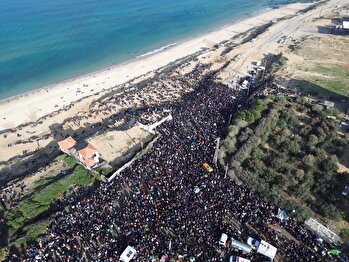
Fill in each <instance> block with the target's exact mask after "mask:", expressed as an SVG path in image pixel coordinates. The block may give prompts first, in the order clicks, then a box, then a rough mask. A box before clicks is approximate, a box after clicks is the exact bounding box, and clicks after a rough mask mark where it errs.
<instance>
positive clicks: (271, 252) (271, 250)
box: [257, 240, 277, 259]
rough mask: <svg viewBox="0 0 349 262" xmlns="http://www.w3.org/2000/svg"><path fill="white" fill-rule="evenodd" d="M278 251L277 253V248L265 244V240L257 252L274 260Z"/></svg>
mask: <svg viewBox="0 0 349 262" xmlns="http://www.w3.org/2000/svg"><path fill="white" fill-rule="evenodd" d="M276 251H277V248H276V247H274V246H272V245H270V244H269V243H267V242H265V241H264V240H262V241H261V243H260V245H259V247H258V249H257V252H258V253H259V254H262V255H264V256H266V257H269V258H270V259H274V257H275V256H276Z"/></svg>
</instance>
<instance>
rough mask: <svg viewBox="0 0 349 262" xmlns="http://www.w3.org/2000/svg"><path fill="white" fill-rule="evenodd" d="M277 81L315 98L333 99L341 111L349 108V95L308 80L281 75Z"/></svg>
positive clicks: (335, 105)
mask: <svg viewBox="0 0 349 262" xmlns="http://www.w3.org/2000/svg"><path fill="white" fill-rule="evenodd" d="M277 82H280V83H283V86H286V87H287V88H288V89H290V90H293V91H296V92H301V93H303V94H305V95H309V96H312V97H314V98H315V99H318V100H328V101H331V102H333V103H334V107H335V108H336V109H338V110H340V111H341V112H347V110H348V109H349V97H347V96H344V95H341V94H338V93H335V92H333V91H330V90H328V89H326V88H323V87H322V86H319V85H316V84H314V83H311V82H309V81H307V80H303V79H295V78H292V79H286V78H282V77H279V78H278V79H277Z"/></svg>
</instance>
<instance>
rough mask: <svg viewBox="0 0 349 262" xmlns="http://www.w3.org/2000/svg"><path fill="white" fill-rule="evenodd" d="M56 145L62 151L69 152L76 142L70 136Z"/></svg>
mask: <svg viewBox="0 0 349 262" xmlns="http://www.w3.org/2000/svg"><path fill="white" fill-rule="evenodd" d="M58 145H59V147H60V148H61V149H63V150H69V149H71V148H73V147H74V146H75V145H76V141H75V139H74V138H72V137H71V136H68V137H67V138H66V139H64V140H62V141H59V142H58Z"/></svg>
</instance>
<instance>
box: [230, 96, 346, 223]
mask: <svg viewBox="0 0 349 262" xmlns="http://www.w3.org/2000/svg"><path fill="white" fill-rule="evenodd" d="M277 100H278V99H277ZM297 102H298V103H297ZM280 103H285V104H284V105H283V106H280ZM269 107H270V108H274V109H272V110H270V112H269V113H268V114H267V115H266V116H265V117H263V118H262V119H261V120H260V121H259V124H258V126H256V128H255V129H254V130H251V127H252V126H253V125H250V126H247V127H245V128H243V129H241V130H240V131H239V132H238V134H237V135H235V137H234V138H233V141H234V142H235V141H238V142H239V141H242V143H241V144H239V143H234V145H235V147H237V148H238V149H237V150H233V153H234V154H233V155H232V156H231V157H230V158H229V159H228V161H230V163H231V165H232V166H234V167H235V168H236V170H235V174H236V175H237V177H238V178H239V179H240V180H242V182H244V183H245V184H247V185H249V186H250V187H252V188H253V189H254V190H256V191H257V192H259V193H260V194H261V196H262V197H263V198H265V199H266V200H268V201H272V202H273V203H274V204H275V205H277V206H280V207H282V208H284V209H286V210H288V211H289V212H290V211H292V210H295V211H296V212H295V213H294V215H295V216H297V218H298V219H299V220H305V219H307V218H308V217H310V216H312V214H313V211H315V212H317V213H320V214H321V215H323V216H325V217H327V218H330V219H333V220H341V219H343V218H344V217H345V218H346V219H348V218H349V203H348V200H347V199H343V198H342V197H341V195H340V192H341V189H342V184H343V182H344V181H343V178H344V177H345V176H343V175H342V174H339V173H338V172H337V169H338V158H339V157H340V156H341V155H342V154H343V152H344V149H345V147H346V145H347V140H346V139H345V138H344V137H342V135H341V134H340V132H339V131H340V130H339V123H338V121H336V120H334V119H329V118H327V116H328V115H338V112H337V111H336V110H325V111H324V108H323V107H322V106H317V105H311V104H310V103H308V102H307V101H306V100H304V99H297V100H296V102H289V101H287V99H282V100H280V99H279V100H278V102H273V103H272V104H271V105H270V106H269ZM261 108H263V107H261ZM275 109H277V110H276V111H277V112H274V114H273V110H275ZM250 123H251V121H250ZM252 123H253V122H252ZM246 132H248V133H249V135H248V136H247V137H246ZM227 139H229V135H228V138H227ZM228 143H229V141H224V143H223V149H224V150H227V149H226V148H227V147H228V146H227V145H229V144H228ZM229 153H230V154H231V151H229ZM227 155H228V154H226V155H225V157H227ZM241 156H242V157H241ZM236 162H238V163H240V164H241V166H239V165H236ZM310 207H311V209H312V210H313V211H312V210H311V209H310Z"/></svg>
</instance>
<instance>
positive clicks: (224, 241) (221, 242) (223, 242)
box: [219, 233, 228, 246]
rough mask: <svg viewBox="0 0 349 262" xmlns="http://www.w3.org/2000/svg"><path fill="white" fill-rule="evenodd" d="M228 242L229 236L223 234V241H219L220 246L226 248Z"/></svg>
mask: <svg viewBox="0 0 349 262" xmlns="http://www.w3.org/2000/svg"><path fill="white" fill-rule="evenodd" d="M227 240H228V235H227V234H225V233H222V235H221V239H220V240H219V244H220V245H222V246H225V245H226V243H227Z"/></svg>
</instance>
